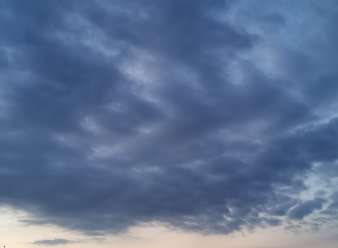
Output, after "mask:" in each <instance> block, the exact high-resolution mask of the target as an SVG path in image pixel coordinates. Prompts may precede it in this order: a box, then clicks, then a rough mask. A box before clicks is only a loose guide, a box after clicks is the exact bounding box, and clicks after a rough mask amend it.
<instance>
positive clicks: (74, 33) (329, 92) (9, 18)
mask: <svg viewBox="0 0 338 248" xmlns="http://www.w3.org/2000/svg"><path fill="white" fill-rule="evenodd" d="M258 5H259V6H258ZM253 10H255V11H253ZM256 10H257V11H256ZM337 11H338V10H337V4H336V3H335V2H334V1H329V0H326V1H323V4H321V5H318V4H316V2H314V1H313V2H312V1H311V2H309V4H304V3H303V2H299V3H292V5H290V2H289V1H274V3H271V1H261V2H260V3H254V2H250V3H249V2H247V1H223V0H213V1H202V0H197V1H196V0H172V1H166V0H159V1H150V0H140V1H134V0H131V1H127V2H126V1H122V0H121V1H119V0H116V1H95V0H85V1H81V3H79V2H78V1H63V0H61V1H51V0H50V1H46V0H43V1H42V0H37V1H34V3H32V2H29V3H28V2H23V1H15V0H14V1H13V0H11V1H9V0H5V1H2V2H1V3H0V27H1V30H2V34H1V37H0V46H1V49H0V71H1V75H0V79H1V84H0V108H1V113H0V130H1V139H0V202H1V203H4V204H10V205H12V206H15V207H19V208H22V209H25V210H27V211H29V212H30V213H32V216H33V217H32V219H28V220H24V222H25V223H29V224H44V223H54V224H58V225H60V226H63V227H67V228H72V229H78V230H82V231H84V232H87V233H89V234H98V233H102V232H103V233H104V232H120V231H125V230H126V229H127V228H129V227H131V226H133V225H137V224H139V223H148V222H152V221H157V222H162V223H164V224H167V225H171V226H174V227H177V228H182V229H187V230H193V231H198V232H205V233H230V232H233V231H237V230H241V229H245V228H255V227H257V226H269V225H278V224H281V223H283V222H284V220H285V218H286V219H287V218H290V219H292V220H293V221H297V219H302V218H303V217H305V216H307V215H309V214H310V213H312V212H313V210H315V209H317V210H319V209H320V207H321V206H322V202H318V200H317V199H316V198H315V197H314V199H313V200H309V201H308V202H305V203H303V204H300V203H299V199H297V197H296V196H297V195H299V194H300V193H301V192H302V191H304V190H306V189H307V187H308V186H307V184H306V183H304V179H305V175H307V173H310V172H311V171H313V168H314V167H315V165H316V164H321V165H322V166H323V167H325V168H327V167H334V168H336V165H335V163H334V162H335V160H337V158H338V150H337V149H336V148H337V147H338V119H337V116H336V115H335V110H336V107H337V100H336V99H337V93H338V88H337V87H336V86H335V82H336V81H337V79H338V78H337V73H336V68H337V63H338V54H337V53H336V52H335V50H336V49H332V48H334V47H335V46H334V44H337V42H338V35H337V31H336V30H337V29H336V23H337V22H336V16H337V15H335V14H336V13H337ZM253 12H254V13H253ZM319 20H321V21H320V22H319ZM309 27H311V28H309ZM312 27H313V28H312ZM314 30H321V32H320V35H322V36H321V37H324V38H323V39H318V37H319V36H317V33H313V32H315V31H314ZM318 35H319V34H318ZM333 171H335V173H337V169H335V170H333ZM325 176H329V173H326V174H325ZM328 195H329V194H328ZM330 197H331V195H329V196H328V198H330ZM327 200H328V201H329V200H331V199H327ZM331 212H332V211H331ZM327 213H328V210H327ZM331 214H334V213H331Z"/></svg>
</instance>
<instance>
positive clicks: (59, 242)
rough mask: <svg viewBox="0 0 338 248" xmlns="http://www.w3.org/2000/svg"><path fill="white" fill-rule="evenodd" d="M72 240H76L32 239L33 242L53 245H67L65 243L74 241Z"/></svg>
mask: <svg viewBox="0 0 338 248" xmlns="http://www.w3.org/2000/svg"><path fill="white" fill-rule="evenodd" d="M74 242H76V241H71V240H67V239H43V240H37V241H34V244H37V245H48V246H54V245H67V244H70V243H74Z"/></svg>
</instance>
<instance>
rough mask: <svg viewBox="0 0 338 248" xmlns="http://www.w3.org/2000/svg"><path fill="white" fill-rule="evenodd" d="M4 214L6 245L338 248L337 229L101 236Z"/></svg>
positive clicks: (148, 230) (1, 239) (151, 229)
mask: <svg viewBox="0 0 338 248" xmlns="http://www.w3.org/2000/svg"><path fill="white" fill-rule="evenodd" d="M0 215H1V221H0V245H1V246H3V245H6V248H14V247H15V248H34V247H41V248H42V247H48V246H47V245H38V244H35V243H34V241H37V240H49V239H56V238H60V239H67V240H72V241H76V242H74V243H70V244H66V245H57V246H55V247H69V248H87V247H88V248H89V247H93V246H95V247H102V248H106V247H107V248H108V247H109V248H115V247H116V248H173V247H174V248H202V247H203V248H205V247H212V248H294V247H297V248H305V247H306V248H336V247H337V242H338V236H337V232H335V231H334V230H323V231H322V232H318V233H304V234H298V235H296V234H293V233H287V232H285V231H284V230H283V228H282V227H275V228H266V229H257V230H255V231H252V232H237V233H233V234H229V235H201V234H196V233H187V232H183V231H177V230H169V229H167V228H165V227H163V226H160V225H159V224H157V225H156V224H152V225H144V226H139V227H133V228H131V229H129V230H128V232H127V233H124V234H118V235H108V236H105V237H101V238H100V237H91V236H86V235H84V234H82V233H80V232H76V231H70V230H66V229H63V228H60V227H57V226H54V225H43V226H31V225H29V226H28V225H26V224H24V223H23V222H20V220H22V219H25V218H27V217H28V216H29V215H28V214H27V213H25V212H23V211H19V210H16V209H13V208H9V207H1V208H0ZM335 230H337V229H335ZM49 247H50V246H49Z"/></svg>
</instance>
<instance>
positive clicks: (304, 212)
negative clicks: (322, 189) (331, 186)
mask: <svg viewBox="0 0 338 248" xmlns="http://www.w3.org/2000/svg"><path fill="white" fill-rule="evenodd" d="M324 202H325V200H324V199H322V198H319V197H318V198H316V199H313V200H310V201H305V202H302V203H301V204H299V205H297V206H296V207H295V208H293V209H291V210H290V212H289V214H288V216H289V217H290V218H291V219H303V218H304V217H306V216H308V215H309V214H311V213H312V212H313V211H315V210H318V209H321V208H322V207H323V204H324Z"/></svg>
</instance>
